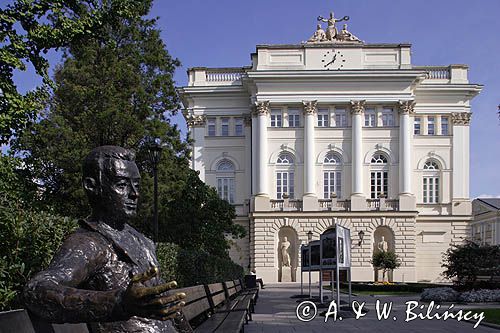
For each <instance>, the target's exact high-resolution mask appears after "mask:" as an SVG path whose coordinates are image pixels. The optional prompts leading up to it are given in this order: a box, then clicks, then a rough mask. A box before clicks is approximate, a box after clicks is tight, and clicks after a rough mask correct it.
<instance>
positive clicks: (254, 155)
mask: <svg viewBox="0 0 500 333" xmlns="http://www.w3.org/2000/svg"><path fill="white" fill-rule="evenodd" d="M251 122H252V124H251V126H252V196H255V194H256V193H257V114H256V113H255V112H252V115H251Z"/></svg>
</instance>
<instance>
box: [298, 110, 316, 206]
mask: <svg viewBox="0 0 500 333" xmlns="http://www.w3.org/2000/svg"><path fill="white" fill-rule="evenodd" d="M302 104H303V105H304V196H303V198H302V209H303V210H304V211H316V210H318V208H319V207H318V198H317V195H316V176H315V164H316V163H315V158H314V157H315V154H314V125H315V124H314V123H315V114H316V113H317V111H318V109H317V104H318V102H317V101H302Z"/></svg>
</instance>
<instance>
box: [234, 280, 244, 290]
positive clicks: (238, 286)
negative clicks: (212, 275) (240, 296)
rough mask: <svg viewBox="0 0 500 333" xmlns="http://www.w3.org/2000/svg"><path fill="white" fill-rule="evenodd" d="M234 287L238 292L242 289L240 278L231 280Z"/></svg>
mask: <svg viewBox="0 0 500 333" xmlns="http://www.w3.org/2000/svg"><path fill="white" fill-rule="evenodd" d="M233 283H234V287H235V288H236V292H237V293H239V292H240V291H241V289H242V287H241V281H240V280H233Z"/></svg>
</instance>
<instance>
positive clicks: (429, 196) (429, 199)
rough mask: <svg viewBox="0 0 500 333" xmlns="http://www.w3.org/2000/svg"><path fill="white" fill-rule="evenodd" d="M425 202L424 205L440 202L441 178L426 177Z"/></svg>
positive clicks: (424, 183) (424, 185) (424, 181)
mask: <svg viewBox="0 0 500 333" xmlns="http://www.w3.org/2000/svg"><path fill="white" fill-rule="evenodd" d="M422 194H423V195H422V196H423V201H424V203H430V204H434V203H438V202H439V177H424V178H423V193H422Z"/></svg>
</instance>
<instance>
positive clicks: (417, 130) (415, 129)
mask: <svg viewBox="0 0 500 333" xmlns="http://www.w3.org/2000/svg"><path fill="white" fill-rule="evenodd" d="M421 121H422V120H421V118H420V117H415V118H413V134H415V135H420V134H422V132H421V129H420V124H421Z"/></svg>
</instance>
